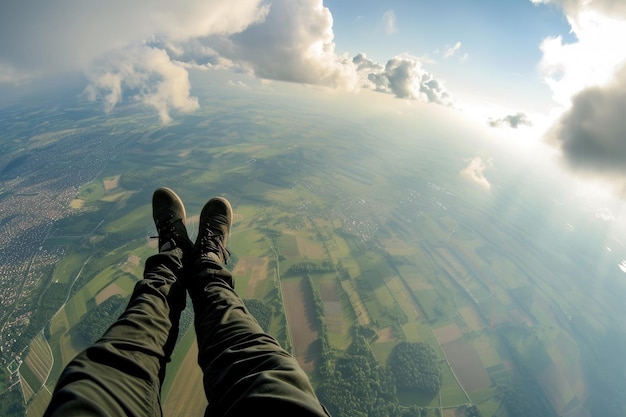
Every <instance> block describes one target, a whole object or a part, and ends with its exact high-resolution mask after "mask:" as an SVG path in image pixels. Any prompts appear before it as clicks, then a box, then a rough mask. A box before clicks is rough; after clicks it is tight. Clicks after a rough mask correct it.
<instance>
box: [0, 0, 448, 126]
mask: <svg viewBox="0 0 626 417" xmlns="http://www.w3.org/2000/svg"><path fill="white" fill-rule="evenodd" d="M62 3H63V4H62V6H63V7H61V6H60V5H59V4H58V3H54V4H52V3H51V2H48V1H45V0H7V1H6V2H5V3H3V13H2V14H0V83H4V84H7V83H8V84H14V85H19V84H22V83H25V82H28V81H29V80H30V79H33V78H37V77H40V76H43V75H46V74H50V73H58V72H65V71H71V70H82V71H83V72H85V74H86V76H87V78H88V80H89V82H90V84H89V86H88V87H87V88H86V93H87V95H88V97H90V98H92V99H95V100H101V101H102V102H103V104H104V108H105V110H106V111H111V110H112V109H113V108H114V107H115V106H116V105H118V104H119V103H120V102H140V103H144V104H145V105H147V106H149V107H152V108H154V109H155V110H156V111H157V112H158V114H159V117H160V118H161V120H162V121H163V122H168V121H169V120H171V117H172V113H174V112H188V111H193V110H195V109H196V108H197V107H198V102H197V99H196V98H194V97H192V96H191V93H190V91H191V87H190V84H189V76H188V70H189V69H192V68H195V69H213V68H222V69H223V68H228V69H232V70H236V71H240V72H241V71H243V72H246V73H248V74H251V75H253V76H256V77H259V78H262V79H268V80H280V81H288V82H297V83H305V84H312V85H320V86H327V87H330V88H340V89H345V90H349V91H357V90H359V89H361V88H371V89H373V90H375V91H379V92H383V93H389V94H394V95H395V96H396V97H399V98H403V99H410V100H422V101H426V102H433V103H439V104H445V105H447V104H449V103H450V95H449V93H448V91H447V90H446V89H445V87H444V85H443V82H442V81H440V80H438V79H437V78H435V77H434V76H433V75H432V74H430V73H429V72H428V71H426V70H425V69H424V68H423V66H422V64H421V62H420V61H419V60H418V59H417V58H416V57H413V56H410V55H401V56H397V57H394V58H392V59H390V60H388V61H387V63H386V64H385V65H381V64H379V63H376V62H373V61H371V60H369V59H368V58H367V57H366V56H365V55H364V54H360V55H357V56H356V57H354V58H353V57H351V56H348V55H346V54H338V53H337V52H336V50H335V43H334V33H333V18H332V15H331V13H330V11H329V9H328V8H326V7H324V5H323V2H322V0H273V1H271V2H268V1H266V0H211V1H205V0H185V1H183V2H171V1H169V0H136V1H133V2H127V1H124V0H111V1H109V2H106V4H105V3H103V2H97V1H95V0H62ZM383 24H384V29H385V31H386V33H387V34H393V33H395V32H396V31H397V29H398V28H397V23H396V17H395V13H394V12H393V10H388V11H387V12H386V13H385V14H384V15H383ZM453 49H454V48H453ZM457 49H458V48H457Z"/></svg>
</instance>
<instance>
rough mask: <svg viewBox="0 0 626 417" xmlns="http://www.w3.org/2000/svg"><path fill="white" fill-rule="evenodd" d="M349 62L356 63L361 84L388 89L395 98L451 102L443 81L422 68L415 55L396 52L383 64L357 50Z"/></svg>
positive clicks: (383, 89) (439, 102) (376, 88)
mask: <svg viewBox="0 0 626 417" xmlns="http://www.w3.org/2000/svg"><path fill="white" fill-rule="evenodd" d="M352 62H353V63H354V64H355V65H356V69H357V72H358V73H359V75H360V80H361V82H362V87H365V88H371V89H374V90H376V91H381V92H386V93H391V94H393V95H395V96H396V97H398V98H404V99H412V100H420V101H424V102H430V103H437V104H442V105H451V104H452V101H451V98H450V93H449V92H448V90H447V89H446V88H445V85H444V83H443V82H442V81H441V80H438V79H436V78H435V77H434V76H433V75H432V74H431V73H430V72H428V71H426V70H425V69H424V68H423V67H422V64H421V62H420V60H419V59H418V58H417V57H414V56H412V55H408V54H403V55H399V56H396V57H394V58H392V59H390V60H388V61H387V64H386V65H385V66H383V65H381V64H379V63H377V62H375V61H373V60H371V59H369V58H367V56H366V55H365V54H363V53H361V54H358V55H357V56H355V57H354V58H353V59H352Z"/></svg>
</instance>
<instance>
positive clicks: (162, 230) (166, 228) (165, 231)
mask: <svg viewBox="0 0 626 417" xmlns="http://www.w3.org/2000/svg"><path fill="white" fill-rule="evenodd" d="M173 218H174V213H172V212H169V213H168V217H167V218H166V219H160V220H159V221H158V222H155V225H156V229H157V233H158V235H157V236H150V238H151V239H158V238H159V237H163V236H166V235H170V236H174V237H178V231H177V230H176V228H175V227H174V223H175V222H172V219H173Z"/></svg>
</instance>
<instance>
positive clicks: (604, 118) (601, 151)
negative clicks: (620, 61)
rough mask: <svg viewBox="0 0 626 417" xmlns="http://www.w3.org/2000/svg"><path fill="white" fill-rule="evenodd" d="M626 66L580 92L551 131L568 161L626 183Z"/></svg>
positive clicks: (580, 167)
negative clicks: (608, 80) (604, 82)
mask: <svg viewBox="0 0 626 417" xmlns="http://www.w3.org/2000/svg"><path fill="white" fill-rule="evenodd" d="M624 109H626V66H625V67H624V68H623V69H622V70H621V71H620V73H619V74H618V76H617V77H616V78H615V80H614V81H613V82H612V83H610V84H608V85H606V86H603V87H590V88H587V89H585V90H583V91H582V92H581V93H579V94H578V95H576V96H575V97H574V98H573V100H572V107H571V108H570V109H569V110H568V111H566V112H565V113H564V114H563V115H562V117H561V118H560V120H559V121H558V123H557V124H556V126H555V127H554V128H553V130H552V131H551V132H550V134H549V140H550V141H551V142H552V143H554V144H556V145H557V146H558V147H559V148H560V149H561V150H562V152H563V156H564V158H565V159H566V161H567V162H568V164H569V165H570V166H571V167H573V168H575V169H579V170H583V171H587V172H595V173H598V174H600V175H602V176H607V177H610V178H613V179H619V180H620V181H622V182H626V136H624V132H626V117H624Z"/></svg>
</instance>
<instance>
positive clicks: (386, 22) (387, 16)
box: [383, 10, 398, 35]
mask: <svg viewBox="0 0 626 417" xmlns="http://www.w3.org/2000/svg"><path fill="white" fill-rule="evenodd" d="M383 26H384V28H385V34H387V35H393V34H394V33H397V32H398V23H397V21H396V13H395V12H394V11H393V10H387V11H386V12H385V13H384V14H383Z"/></svg>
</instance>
